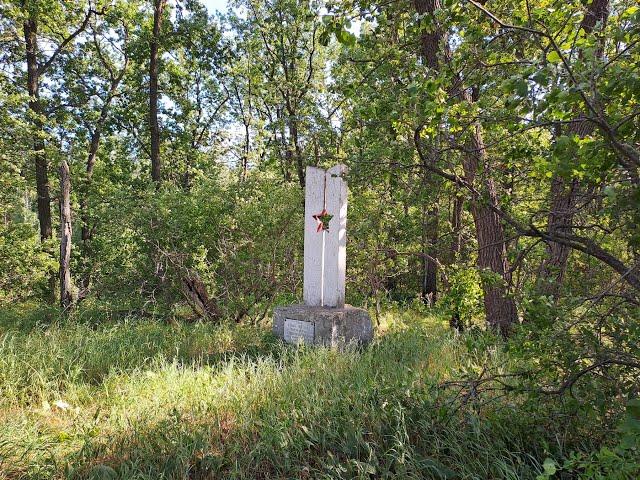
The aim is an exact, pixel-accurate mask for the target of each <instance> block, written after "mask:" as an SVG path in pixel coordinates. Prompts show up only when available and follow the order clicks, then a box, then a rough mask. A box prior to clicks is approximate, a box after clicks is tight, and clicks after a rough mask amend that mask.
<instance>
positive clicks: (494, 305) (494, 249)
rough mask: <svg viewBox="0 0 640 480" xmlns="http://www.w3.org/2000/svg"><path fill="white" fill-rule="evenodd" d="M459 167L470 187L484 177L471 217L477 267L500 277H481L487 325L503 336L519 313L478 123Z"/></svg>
mask: <svg viewBox="0 0 640 480" xmlns="http://www.w3.org/2000/svg"><path fill="white" fill-rule="evenodd" d="M463 97H464V98H465V100H467V101H469V102H471V101H473V100H472V98H471V95H470V94H469V93H468V92H467V91H465V92H464V94H463ZM462 166H463V169H464V175H465V180H466V181H467V182H468V183H469V184H470V185H474V182H475V178H476V173H477V172H478V170H479V168H480V167H481V166H482V170H483V173H484V175H483V178H482V179H481V181H480V182H479V185H478V187H479V188H478V190H479V191H480V192H481V194H482V196H481V198H474V199H472V201H471V214H472V216H473V223H474V224H475V227H476V236H477V240H478V261H477V263H478V268H480V270H481V271H484V272H492V273H493V274H495V275H497V276H498V277H499V278H497V279H496V278H487V276H486V273H485V274H484V275H483V277H482V290H483V293H484V310H485V315H486V317H487V323H488V325H489V326H491V327H493V328H496V329H498V330H499V331H500V333H501V334H502V335H504V336H506V335H508V334H509V331H510V330H511V327H512V326H513V325H514V324H515V323H516V322H517V321H518V313H517V309H516V304H515V301H514V300H513V298H511V297H510V296H509V294H508V285H509V283H510V281H511V273H510V272H509V263H508V261H507V246H506V242H505V238H504V228H503V226H502V222H501V221H500V217H499V216H498V214H497V213H496V212H495V211H494V210H492V209H491V208H490V205H493V206H497V205H498V195H497V191H496V186H495V183H494V181H493V178H492V176H491V174H492V169H491V165H490V161H489V158H488V156H487V151H486V148H485V145H484V139H483V134H482V126H481V125H480V124H479V123H478V122H476V124H475V126H474V128H473V131H472V132H471V139H470V141H469V144H468V146H467V152H466V153H465V155H464V158H463V160H462Z"/></svg>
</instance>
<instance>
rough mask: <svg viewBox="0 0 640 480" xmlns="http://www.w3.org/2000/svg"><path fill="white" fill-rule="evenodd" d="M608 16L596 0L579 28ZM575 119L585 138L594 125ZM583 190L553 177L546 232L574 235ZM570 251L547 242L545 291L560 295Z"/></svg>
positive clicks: (589, 28)
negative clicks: (575, 220) (577, 209)
mask: <svg viewBox="0 0 640 480" xmlns="http://www.w3.org/2000/svg"><path fill="white" fill-rule="evenodd" d="M608 15H609V0H593V1H592V2H591V3H590V4H589V7H588V9H587V12H586V14H585V16H584V18H583V19H582V22H581V24H580V28H581V29H582V30H584V31H585V33H587V34H590V33H592V32H593V29H594V27H595V26H596V24H597V23H598V22H602V24H604V22H606V20H607V17H608ZM602 53H603V52H602V50H601V49H598V50H597V51H596V55H597V56H598V57H601V56H602ZM579 55H580V56H581V57H582V55H583V52H582V51H580V53H579ZM576 120H577V121H576V122H574V123H572V124H571V125H570V127H569V129H568V134H569V135H577V136H578V137H579V138H584V137H586V136H587V135H589V134H590V133H591V132H592V131H593V125H592V124H591V123H590V122H588V121H586V120H581V119H580V118H577V119H576ZM581 190H582V188H581V184H580V181H579V180H578V179H576V178H574V179H569V180H567V179H565V178H564V177H562V176H561V175H558V174H555V175H554V176H553V178H552V180H551V191H550V204H551V205H550V209H549V216H548V220H547V232H548V233H549V234H550V235H555V234H562V235H571V233H572V232H573V223H574V219H575V214H576V205H577V202H578V198H579V197H580V192H581ZM570 252H571V249H570V248H569V247H568V246H567V245H562V244H559V243H555V242H549V243H548V244H547V255H546V258H545V259H544V260H543V261H542V264H541V266H540V272H539V276H538V282H539V289H540V292H541V293H542V294H544V295H549V296H552V297H554V298H555V299H557V298H558V296H559V295H560V291H561V289H562V285H563V284H564V277H565V273H566V271H567V262H568V260H569V253H570Z"/></svg>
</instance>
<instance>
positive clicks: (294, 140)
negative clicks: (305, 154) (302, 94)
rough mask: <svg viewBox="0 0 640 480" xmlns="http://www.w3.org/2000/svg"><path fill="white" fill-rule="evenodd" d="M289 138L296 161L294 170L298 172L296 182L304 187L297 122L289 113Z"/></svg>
mask: <svg viewBox="0 0 640 480" xmlns="http://www.w3.org/2000/svg"><path fill="white" fill-rule="evenodd" d="M289 138H290V140H291V145H290V146H289V148H291V147H293V157H294V159H295V163H296V172H297V173H298V182H299V183H300V186H301V187H302V188H304V183H305V179H304V165H303V162H302V150H301V149H300V141H299V139H298V122H297V121H296V120H295V118H293V115H292V114H291V113H289Z"/></svg>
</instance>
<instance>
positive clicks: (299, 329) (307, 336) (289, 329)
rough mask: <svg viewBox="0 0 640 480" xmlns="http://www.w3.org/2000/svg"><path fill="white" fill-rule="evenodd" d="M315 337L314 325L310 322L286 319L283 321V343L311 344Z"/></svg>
mask: <svg viewBox="0 0 640 480" xmlns="http://www.w3.org/2000/svg"><path fill="white" fill-rule="evenodd" d="M314 336H315V325H314V324H313V323H312V322H304V321H302V320H293V319H291V318H286V319H285V320H284V341H285V342H288V343H295V344H297V343H305V344H307V345H312V344H313V338H314Z"/></svg>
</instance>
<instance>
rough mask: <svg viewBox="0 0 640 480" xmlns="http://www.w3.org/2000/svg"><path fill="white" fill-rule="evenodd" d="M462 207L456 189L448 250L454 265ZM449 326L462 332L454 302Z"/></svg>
mask: <svg viewBox="0 0 640 480" xmlns="http://www.w3.org/2000/svg"><path fill="white" fill-rule="evenodd" d="M463 206H464V200H463V197H462V196H461V195H458V191H457V189H456V191H455V193H454V199H453V207H452V209H451V249H450V254H451V257H450V262H451V264H454V263H455V262H456V261H457V259H458V257H459V256H460V252H461V250H462V207H463ZM449 326H450V327H451V328H453V329H454V330H457V331H458V332H462V331H463V330H464V322H463V321H462V318H461V317H460V308H459V304H458V302H457V301H456V304H455V306H454V309H453V312H452V313H451V318H450V319H449Z"/></svg>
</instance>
